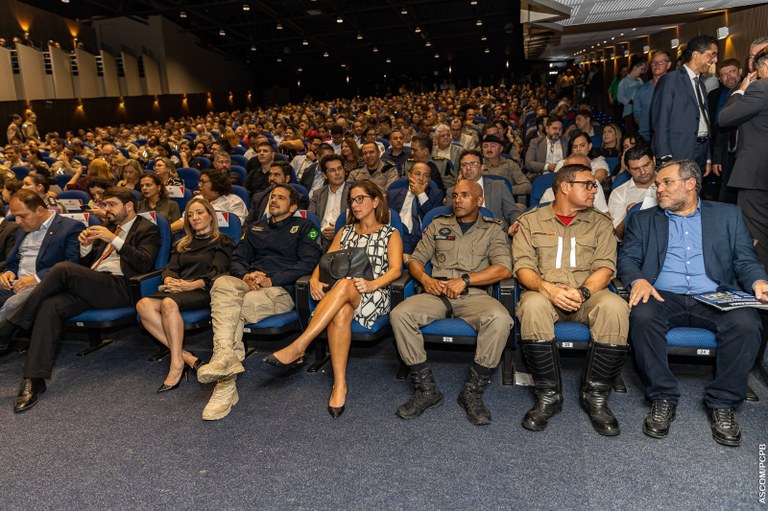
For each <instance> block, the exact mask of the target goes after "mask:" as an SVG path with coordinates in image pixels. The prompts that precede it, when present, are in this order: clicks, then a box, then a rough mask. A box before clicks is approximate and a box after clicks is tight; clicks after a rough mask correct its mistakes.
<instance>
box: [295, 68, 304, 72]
mask: <svg viewBox="0 0 768 511" xmlns="http://www.w3.org/2000/svg"><path fill="white" fill-rule="evenodd" d="M302 71H304V70H303V69H302V68H299V69H297V70H296V72H297V73H301V72H302Z"/></svg>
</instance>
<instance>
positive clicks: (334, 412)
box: [328, 389, 349, 419]
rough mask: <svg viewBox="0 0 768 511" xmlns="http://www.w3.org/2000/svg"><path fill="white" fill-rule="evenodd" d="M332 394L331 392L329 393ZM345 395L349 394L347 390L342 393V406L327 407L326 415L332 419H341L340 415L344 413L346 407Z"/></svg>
mask: <svg viewBox="0 0 768 511" xmlns="http://www.w3.org/2000/svg"><path fill="white" fill-rule="evenodd" d="M331 392H333V391H331ZM347 394H349V389H347V391H346V392H345V393H344V404H343V405H341V406H331V405H328V413H329V414H330V415H331V417H333V418H334V419H338V418H339V417H341V414H342V413H344V409H345V408H346V407H347Z"/></svg>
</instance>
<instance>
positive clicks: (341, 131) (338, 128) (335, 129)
mask: <svg viewBox="0 0 768 511" xmlns="http://www.w3.org/2000/svg"><path fill="white" fill-rule="evenodd" d="M343 134H344V128H342V127H341V126H339V125H338V124H336V125H334V126H333V127H331V135H343Z"/></svg>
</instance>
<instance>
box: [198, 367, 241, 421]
mask: <svg viewBox="0 0 768 511" xmlns="http://www.w3.org/2000/svg"><path fill="white" fill-rule="evenodd" d="M239 400H240V396H238V395H237V376H233V377H231V378H228V379H226V380H220V381H219V382H218V383H216V388H214V389H213V395H212V396H211V399H210V400H209V401H208V404H207V405H205V408H204V409H203V420H204V421H215V420H219V419H223V418H224V417H226V416H227V415H229V412H230V411H231V410H232V407H233V406H235V405H236V404H237V402H238V401H239Z"/></svg>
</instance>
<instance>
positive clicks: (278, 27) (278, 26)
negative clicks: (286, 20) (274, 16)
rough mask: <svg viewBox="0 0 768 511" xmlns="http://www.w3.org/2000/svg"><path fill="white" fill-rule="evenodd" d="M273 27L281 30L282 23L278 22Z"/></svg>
mask: <svg viewBox="0 0 768 511" xmlns="http://www.w3.org/2000/svg"><path fill="white" fill-rule="evenodd" d="M275 28H276V29H278V30H282V29H283V25H282V23H278V24H277V26H276V27H275Z"/></svg>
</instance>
